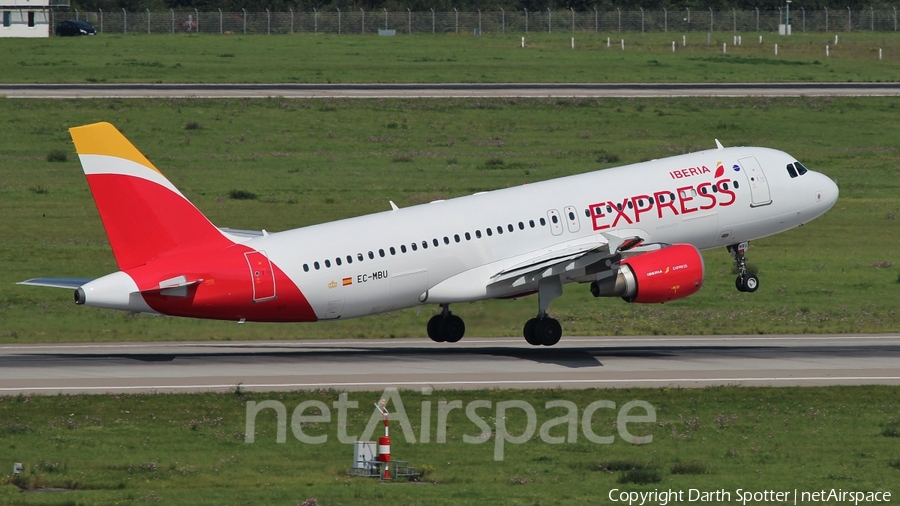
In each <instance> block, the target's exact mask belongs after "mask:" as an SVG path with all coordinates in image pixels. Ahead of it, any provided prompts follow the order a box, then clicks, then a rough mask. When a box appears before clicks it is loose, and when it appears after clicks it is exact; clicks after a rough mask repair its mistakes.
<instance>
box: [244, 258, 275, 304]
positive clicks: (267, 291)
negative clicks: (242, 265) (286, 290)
mask: <svg viewBox="0 0 900 506" xmlns="http://www.w3.org/2000/svg"><path fill="white" fill-rule="evenodd" d="M244 257H245V258H246V259H247V265H248V266H249V267H250V280H251V282H252V283H253V302H265V301H267V300H272V299H274V298H275V271H274V269H272V262H270V261H269V257H267V256H266V252H265V251H250V252H247V253H244Z"/></svg>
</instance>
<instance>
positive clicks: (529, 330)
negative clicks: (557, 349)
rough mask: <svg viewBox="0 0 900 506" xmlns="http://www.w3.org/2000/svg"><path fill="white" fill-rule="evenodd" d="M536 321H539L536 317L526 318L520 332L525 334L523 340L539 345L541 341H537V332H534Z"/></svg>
mask: <svg viewBox="0 0 900 506" xmlns="http://www.w3.org/2000/svg"><path fill="white" fill-rule="evenodd" d="M538 322H540V320H538V319H537V318H532V319H530V320H528V321H527V322H525V328H524V329H523V331H522V333H523V334H524V335H525V341H526V342H527V343H528V344H530V345H532V346H540V345H541V342H540V341H538V338H537V333H536V332H535V329H536V328H537V325H538Z"/></svg>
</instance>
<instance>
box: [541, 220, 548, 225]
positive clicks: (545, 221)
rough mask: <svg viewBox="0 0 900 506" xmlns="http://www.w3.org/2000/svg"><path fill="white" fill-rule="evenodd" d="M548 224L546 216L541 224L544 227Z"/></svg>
mask: <svg viewBox="0 0 900 506" xmlns="http://www.w3.org/2000/svg"><path fill="white" fill-rule="evenodd" d="M546 224H547V220H545V219H544V218H541V226H542V227H543V226H545V225H546Z"/></svg>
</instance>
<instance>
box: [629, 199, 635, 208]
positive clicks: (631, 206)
mask: <svg viewBox="0 0 900 506" xmlns="http://www.w3.org/2000/svg"><path fill="white" fill-rule="evenodd" d="M628 209H634V204H633V203H632V202H631V201H630V200H629V201H628Z"/></svg>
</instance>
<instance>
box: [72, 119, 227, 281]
mask: <svg viewBox="0 0 900 506" xmlns="http://www.w3.org/2000/svg"><path fill="white" fill-rule="evenodd" d="M69 132H70V133H71V135H72V140H73V141H74V142H75V149H76V151H78V158H79V159H80V160H81V165H82V167H83V168H84V174H85V176H86V177H87V180H88V185H89V186H90V188H91V193H92V194H93V196H94V202H95V203H96V204H97V210H98V211H99V212H100V219H101V220H103V226H104V228H105V229H106V235H107V237H109V243H110V245H111V246H112V250H113V254H114V255H115V257H116V263H117V264H118V265H119V269H121V270H126V269H130V268H133V267H137V266H140V265H144V264H146V263H147V262H149V261H150V260H152V259H154V258H156V257H158V256H160V255H164V254H166V253H170V252H176V251H181V250H191V249H201V248H203V249H206V248H216V247H225V246H228V245H229V244H231V241H229V240H228V239H227V238H226V237H225V236H224V235H222V233H221V232H220V231H219V229H217V228H216V227H215V225H213V224H212V223H210V221H209V220H208V219H207V218H206V216H204V215H203V213H201V212H200V210H199V209H197V208H196V207H194V205H193V204H191V203H190V202H189V201H188V200H187V199H186V198H185V197H184V195H182V194H181V192H179V191H178V189H177V188H175V186H173V185H172V183H171V182H169V180H168V179H166V178H165V176H163V175H162V173H161V172H160V171H159V170H157V169H156V167H154V166H153V164H152V163H150V161H149V160H147V158H146V157H145V156H144V155H143V154H141V152H140V151H138V150H137V148H135V147H134V146H133V145H132V144H131V143H130V142H129V141H128V139H126V138H125V136H124V135H122V134H121V133H120V132H119V131H118V130H116V127H114V126H112V125H111V124H109V123H94V124H92V125H85V126H81V127H75V128H71V129H69Z"/></svg>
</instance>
